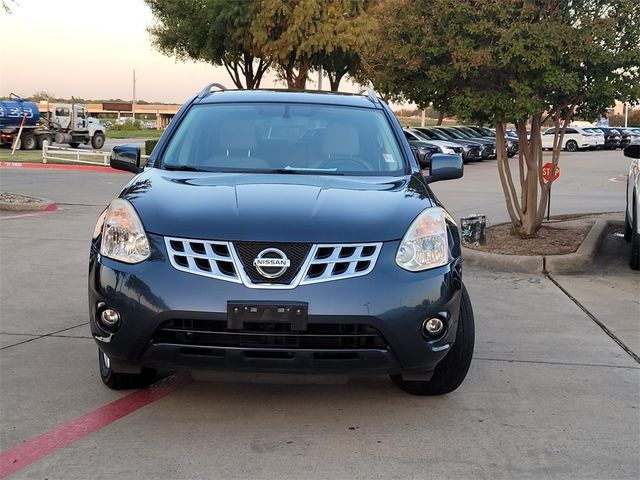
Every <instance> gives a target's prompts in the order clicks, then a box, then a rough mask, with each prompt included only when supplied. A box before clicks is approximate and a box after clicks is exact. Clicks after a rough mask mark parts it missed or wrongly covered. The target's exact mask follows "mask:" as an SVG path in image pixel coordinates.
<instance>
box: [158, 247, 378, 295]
mask: <svg viewBox="0 0 640 480" xmlns="http://www.w3.org/2000/svg"><path fill="white" fill-rule="evenodd" d="M165 246H166V248H167V254H168V258H169V261H170V262H171V265H172V266H173V267H174V268H176V269H177V270H180V271H182V272H188V273H194V274H196V275H203V276H205V277H212V278H216V279H219V280H225V281H229V282H235V283H243V284H244V285H245V286H247V287H250V288H281V289H282V288H289V289H290V288H295V287H297V286H298V285H306V284H311V283H319V282H327V281H331V280H341V279H346V278H352V277H359V276H362V275H366V274H368V273H370V272H371V271H372V270H373V268H374V267H375V264H376V261H377V260H378V255H379V254H380V251H381V249H382V243H359V244H355V243H352V244H309V243H265V242H261V243H258V242H233V243H231V242H224V241H218V240H196V239H186V238H175V237H165ZM267 249H278V250H281V251H282V252H283V253H284V254H285V255H286V257H287V259H288V260H289V262H290V265H289V267H288V268H287V269H286V270H285V271H284V273H282V275H280V276H278V277H275V278H267V277H265V276H263V275H262V274H261V273H260V272H259V271H258V269H257V268H256V267H255V266H254V260H255V259H256V258H257V257H258V256H259V255H260V253H261V252H263V251H264V250H267ZM262 269H263V270H265V271H267V273H270V272H271V273H273V271H274V270H278V268H277V267H271V266H269V267H264V266H263V267H262Z"/></svg>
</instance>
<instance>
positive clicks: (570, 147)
mask: <svg viewBox="0 0 640 480" xmlns="http://www.w3.org/2000/svg"><path fill="white" fill-rule="evenodd" d="M564 148H566V149H567V152H575V151H576V150H578V144H577V143H576V142H575V141H574V140H569V141H568V142H567V143H566V145H565V146H564Z"/></svg>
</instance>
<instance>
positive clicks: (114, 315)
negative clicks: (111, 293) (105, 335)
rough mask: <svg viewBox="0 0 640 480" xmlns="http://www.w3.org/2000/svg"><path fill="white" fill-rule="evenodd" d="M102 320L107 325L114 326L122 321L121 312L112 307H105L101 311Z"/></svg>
mask: <svg viewBox="0 0 640 480" xmlns="http://www.w3.org/2000/svg"><path fill="white" fill-rule="evenodd" d="M100 321H102V323H103V324H104V325H105V326H107V327H114V326H115V325H116V324H117V323H118V322H119V321H120V314H119V313H118V312H116V311H115V310H114V309H112V308H105V309H104V310H103V311H102V312H101V313H100Z"/></svg>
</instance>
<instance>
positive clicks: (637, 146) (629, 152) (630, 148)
mask: <svg viewBox="0 0 640 480" xmlns="http://www.w3.org/2000/svg"><path fill="white" fill-rule="evenodd" d="M624 156H625V157H629V158H640V143H632V144H631V145H627V146H626V147H625V149H624Z"/></svg>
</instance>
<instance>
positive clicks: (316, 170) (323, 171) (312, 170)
mask: <svg viewBox="0 0 640 480" xmlns="http://www.w3.org/2000/svg"><path fill="white" fill-rule="evenodd" d="M269 171H270V172H272V173H287V174H293V175H313V174H320V175H344V173H342V172H338V171H337V170H335V169H333V168H329V169H325V168H293V167H285V168H276V169H274V170H269Z"/></svg>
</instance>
